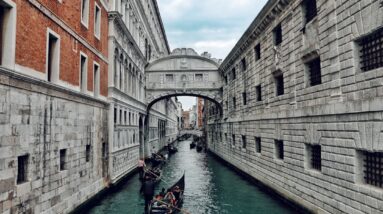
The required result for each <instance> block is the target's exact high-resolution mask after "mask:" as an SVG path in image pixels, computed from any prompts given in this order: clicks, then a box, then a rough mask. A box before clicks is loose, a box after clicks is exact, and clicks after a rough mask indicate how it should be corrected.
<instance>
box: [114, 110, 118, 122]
mask: <svg viewBox="0 0 383 214" xmlns="http://www.w3.org/2000/svg"><path fill="white" fill-rule="evenodd" d="M116 123H117V109H116V108H114V124H116Z"/></svg>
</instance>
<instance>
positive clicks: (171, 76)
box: [165, 74, 174, 82]
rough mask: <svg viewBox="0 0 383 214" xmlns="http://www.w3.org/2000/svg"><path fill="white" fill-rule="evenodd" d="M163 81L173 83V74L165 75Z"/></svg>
mask: <svg viewBox="0 0 383 214" xmlns="http://www.w3.org/2000/svg"><path fill="white" fill-rule="evenodd" d="M165 80H166V82H173V81H174V76H173V74H165Z"/></svg>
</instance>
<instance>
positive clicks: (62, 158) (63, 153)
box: [60, 149, 66, 171]
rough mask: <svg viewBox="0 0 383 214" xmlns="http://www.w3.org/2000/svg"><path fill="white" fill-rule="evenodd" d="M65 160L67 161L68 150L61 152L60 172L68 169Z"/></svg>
mask: <svg viewBox="0 0 383 214" xmlns="http://www.w3.org/2000/svg"><path fill="white" fill-rule="evenodd" d="M65 159H66V149H61V150H60V171H62V170H65V169H66V164H65Z"/></svg>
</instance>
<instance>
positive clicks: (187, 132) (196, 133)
mask: <svg viewBox="0 0 383 214" xmlns="http://www.w3.org/2000/svg"><path fill="white" fill-rule="evenodd" d="M185 134H190V135H195V136H198V137H202V135H203V132H202V131H201V130H187V129H184V130H181V131H180V136H182V135H185Z"/></svg>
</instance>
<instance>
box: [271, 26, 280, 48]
mask: <svg viewBox="0 0 383 214" xmlns="http://www.w3.org/2000/svg"><path fill="white" fill-rule="evenodd" d="M273 35H274V45H275V46H278V45H280V44H281V43H282V25H281V24H279V25H277V26H276V27H275V28H274V30H273Z"/></svg>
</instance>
